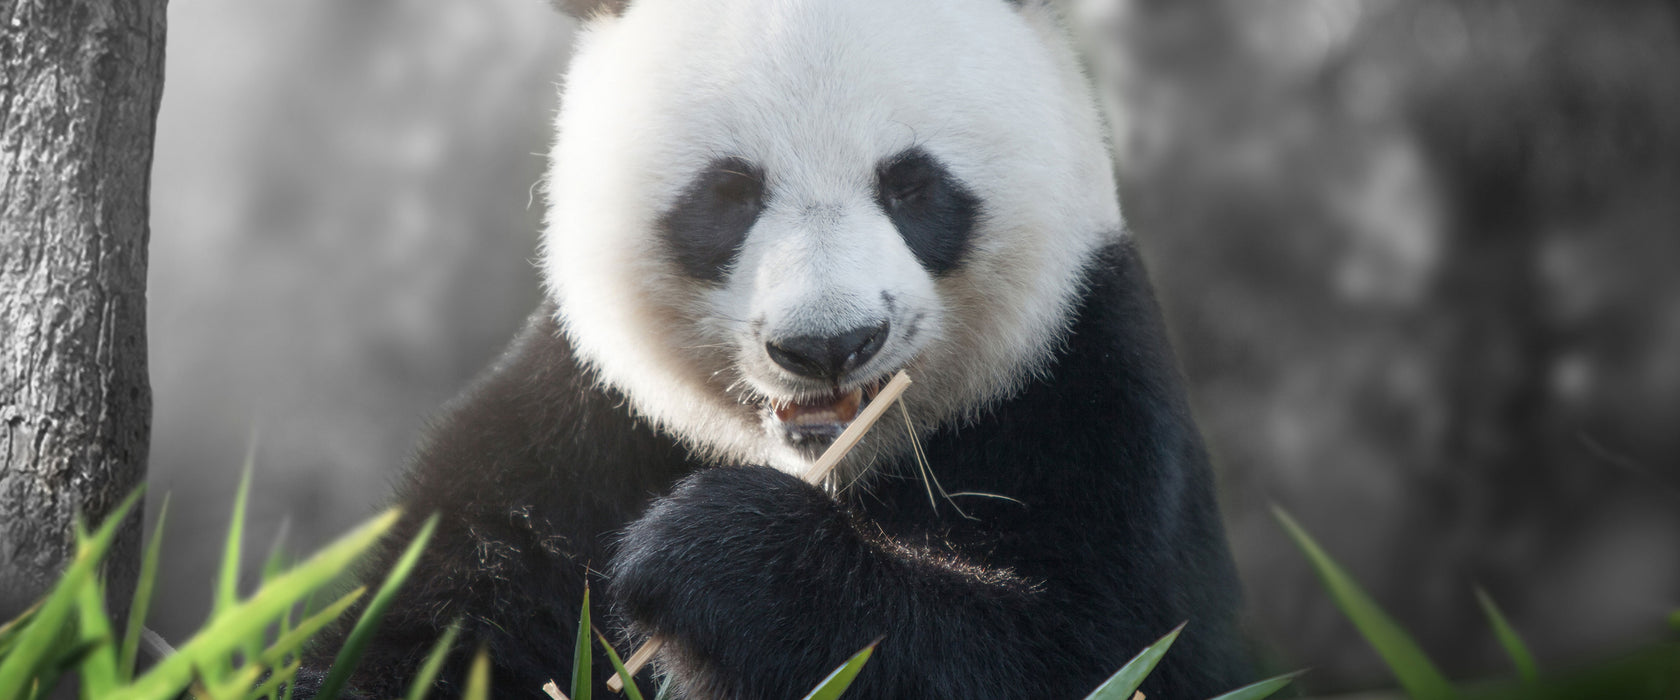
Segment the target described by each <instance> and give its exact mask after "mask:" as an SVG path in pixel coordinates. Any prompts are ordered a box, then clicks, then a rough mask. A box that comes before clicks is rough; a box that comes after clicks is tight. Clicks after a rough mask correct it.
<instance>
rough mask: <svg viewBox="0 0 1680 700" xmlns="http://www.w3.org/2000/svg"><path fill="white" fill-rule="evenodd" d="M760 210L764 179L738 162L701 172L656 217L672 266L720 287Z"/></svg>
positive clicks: (725, 161)
mask: <svg viewBox="0 0 1680 700" xmlns="http://www.w3.org/2000/svg"><path fill="white" fill-rule="evenodd" d="M763 211H764V174H763V173H762V172H761V171H760V170H759V169H758V167H757V166H755V165H753V164H752V163H748V162H746V161H744V160H741V159H740V158H724V159H720V160H718V161H717V162H715V163H712V164H711V165H710V166H709V167H707V168H706V170H704V171H702V172H701V173H700V174H699V175H698V176H697V177H695V178H694V182H693V183H691V184H690V185H689V186H688V189H686V190H684V191H683V194H682V196H680V197H678V198H677V202H676V203H675V204H673V205H672V206H671V208H670V209H669V210H668V211H666V212H665V214H664V215H663V216H661V217H660V218H659V233H660V235H661V236H662V237H663V238H664V239H665V249H666V250H668V251H670V255H671V259H672V262H674V263H676V265H677V267H678V268H679V269H681V270H682V271H683V273H684V274H687V275H688V276H690V277H693V278H695V279H700V280H705V281H708V282H722V281H723V278H724V277H725V276H727V274H728V271H729V266H730V264H731V263H733V262H734V261H735V255H736V253H738V252H740V249H741V243H742V242H743V241H745V240H746V238H747V231H749V230H751V229H752V226H753V222H755V221H758V215H759V214H760V213H761V212H763Z"/></svg>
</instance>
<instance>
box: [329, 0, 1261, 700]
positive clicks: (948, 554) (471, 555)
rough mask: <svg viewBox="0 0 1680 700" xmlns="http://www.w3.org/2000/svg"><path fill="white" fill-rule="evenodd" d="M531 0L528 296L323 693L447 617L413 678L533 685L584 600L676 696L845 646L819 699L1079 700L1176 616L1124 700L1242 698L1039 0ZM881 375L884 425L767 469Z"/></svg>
mask: <svg viewBox="0 0 1680 700" xmlns="http://www.w3.org/2000/svg"><path fill="white" fill-rule="evenodd" d="M560 4H561V7H562V9H565V10H567V11H569V12H571V13H573V14H574V15H576V16H577V17H579V18H580V20H581V23H582V26H581V31H580V35H579V37H578V39H577V44H576V48H575V55H574V57H573V58H572V60H571V64H570V68H569V70H568V72H567V73H566V75H565V79H564V84H563V99H562V102H561V108H560V112H559V115H558V118H557V122H556V132H557V136H556V140H555V143H554V147H553V152H552V165H551V169H550V171H549V173H548V175H547V180H546V192H547V198H548V203H549V209H548V216H547V220H546V231H545V234H544V240H543V242H542V245H541V267H542V270H543V273H544V277H545V282H546V287H545V289H546V295H545V296H546V302H545V303H543V304H542V306H541V307H540V308H538V309H537V310H536V312H535V313H534V314H533V315H532V316H531V317H530V320H529V321H528V323H527V325H526V326H525V328H524V330H523V331H522V332H521V333H520V334H519V335H518V337H517V338H516V339H514V341H513V342H512V345H511V347H510V348H509V349H508V350H507V351H506V352H505V354H503V355H502V356H501V358H500V359H499V360H497V361H496V362H495V364H494V365H493V366H492V367H490V368H489V369H488V370H487V371H486V372H485V373H484V374H483V376H481V377H480V378H479V379H478V380H477V381H476V382H475V383H474V384H473V385H472V386H471V388H470V389H468V390H467V391H466V392H465V394H464V395H462V396H461V397H459V398H458V399H456V400H455V401H454V402H453V403H452V404H450V405H449V406H448V407H447V408H446V410H445V411H444V413H443V415H442V417H441V418H439V419H438V420H436V421H435V424H434V425H433V426H432V428H431V429H430V431H429V433H428V434H427V435H426V437H425V439H424V443H423V444H422V446H421V447H420V448H419V450H418V454H417V457H416V458H415V460H414V462H413V464H412V465H411V468H410V470H409V472H408V473H407V476H406V478H405V480H404V481H403V483H402V485H401V487H400V488H399V490H398V492H397V494H396V496H395V500H396V501H397V502H398V503H400V504H402V505H403V506H405V508H406V512H407V513H408V516H407V519H406V520H405V521H404V524H403V525H402V526H400V529H401V530H402V532H401V534H400V536H398V537H395V538H393V544H392V545H391V549H390V550H389V551H387V552H386V553H385V554H384V555H383V558H382V559H380V560H379V561H377V562H375V564H374V565H373V566H372V567H370V569H369V575H370V576H377V575H379V574H382V573H383V571H384V570H385V569H387V568H388V567H389V565H390V562H391V558H392V557H394V556H395V554H396V552H397V551H398V549H400V546H401V545H402V544H403V541H404V540H406V539H407V536H408V535H411V534H412V533H413V532H414V530H415V529H416V528H417V526H418V523H419V522H420V521H421V519H423V518H424V517H425V516H426V515H428V514H430V513H438V514H440V518H441V520H440V524H439V526H438V529H437V533H436V537H435V539H434V541H433V543H432V545H431V546H430V548H429V549H428V550H427V551H426V554H425V556H424V559H423V560H422V563H421V565H420V566H419V568H418V569H417V571H416V573H415V575H414V576H413V578H412V579H411V580H410V581H409V582H408V583H407V585H406V587H405V588H404V590H403V594H402V596H401V598H400V599H399V601H398V602H397V603H396V605H395V606H394V607H393V609H392V611H391V612H390V613H389V615H388V616H387V618H386V619H385V621H384V623H383V625H382V626H381V627H380V628H379V631H378V633H377V637H376V638H375V639H374V641H373V643H372V645H371V648H370V651H369V652H368V655H367V656H366V657H365V659H364V661H363V663H362V666H361V668H360V670H359V671H358V672H357V674H356V676H355V678H354V680H353V685H354V686H355V687H356V689H357V692H359V693H363V694H365V695H367V696H369V697H390V696H395V695H399V694H401V692H402V690H403V688H404V687H405V684H406V682H407V679H408V677H409V676H410V675H411V674H413V673H414V670H415V668H416V666H417V665H418V664H419V662H420V661H421V658H422V657H423V655H424V654H425V652H426V651H427V650H428V649H429V648H430V646H431V645H432V643H433V641H434V640H435V639H436V638H437V636H438V634H439V632H440V630H441V629H442V628H443V627H445V626H447V625H448V624H449V623H451V622H452V621H455V620H460V621H461V622H462V624H463V629H462V638H461V641H460V642H458V644H457V649H458V650H459V652H458V654H457V657H456V660H455V661H454V662H452V664H451V666H450V668H449V670H448V671H447V672H446V673H445V674H444V676H443V678H442V680H441V681H440V682H439V689H440V690H441V691H442V692H443V693H444V694H449V693H454V692H459V688H460V683H461V673H462V667H463V661H462V660H463V659H465V658H466V657H467V656H469V655H470V654H471V653H472V651H473V650H475V649H477V648H484V649H486V650H487V651H488V652H489V656H490V658H491V659H492V660H493V664H494V671H493V687H494V688H495V694H496V696H497V697H531V698H541V697H546V696H545V695H544V694H543V692H542V690H541V688H542V686H543V685H544V683H546V682H548V681H550V680H555V681H557V682H559V683H560V684H561V685H562V686H564V685H565V683H566V682H567V679H568V678H570V673H571V671H570V659H571V658H572V656H571V654H572V649H573V643H574V639H575V636H576V634H577V622H578V612H579V609H580V605H581V603H582V600H583V596H584V592H585V589H586V587H587V588H588V589H589V590H590V591H592V600H593V606H594V610H595V616H596V619H597V620H598V621H602V622H603V627H605V628H608V634H609V635H611V636H613V638H614V639H615V641H617V642H618V644H620V645H621V646H620V648H621V649H628V648H629V647H630V646H632V645H634V644H636V643H638V642H639V641H640V640H643V639H646V638H647V637H648V636H650V635H657V636H658V637H659V638H660V639H662V640H663V641H664V645H663V647H662V648H661V652H660V655H659V657H658V658H657V661H656V663H655V665H654V667H655V668H656V669H657V671H656V673H658V674H660V675H662V676H664V677H666V678H668V679H669V681H670V682H671V684H672V688H673V691H674V694H675V696H676V697H685V698H795V697H801V696H802V695H804V693H805V692H807V691H808V690H810V689H811V688H812V687H813V686H814V685H815V684H817V683H818V682H819V681H820V680H821V679H822V678H823V677H824V676H825V675H826V674H827V673H828V672H829V671H831V670H832V669H834V668H835V667H836V666H837V665H839V664H840V663H842V662H843V661H845V660H846V659H847V658H848V657H849V656H851V655H852V654H853V653H854V652H857V651H858V650H859V649H861V648H863V647H864V646H866V645H868V644H870V643H871V642H872V641H873V640H877V639H879V640H881V642H880V645H879V647H878V649H877V651H876V652H875V654H874V657H873V659H872V660H871V661H870V662H869V663H868V665H867V666H866V667H865V668H864V670H863V672H862V674H861V675H860V676H859V677H858V679H857V681H856V684H855V685H854V686H853V690H851V691H849V693H850V695H849V696H850V697H857V698H1036V697H1042V698H1075V697H1083V696H1084V695H1085V694H1086V693H1088V692H1090V691H1091V690H1092V689H1094V688H1095V687H1096V686H1097V685H1099V684H1100V683H1101V681H1102V680H1103V679H1104V678H1106V677H1107V676H1108V675H1109V674H1111V673H1113V672H1114V671H1115V670H1117V669H1118V668H1119V667H1120V666H1121V665H1123V664H1124V662H1125V661H1126V660H1127V659H1128V658H1130V657H1131V656H1132V655H1134V654H1136V653H1137V652H1138V651H1140V650H1141V649H1142V648H1143V647H1145V646H1146V645H1148V644H1149V643H1150V642H1152V641H1153V640H1155V639H1157V638H1159V637H1161V636H1162V635H1163V634H1165V633H1167V632H1168V631H1170V630H1172V629H1173V628H1174V627H1175V626H1177V625H1178V624H1179V623H1181V622H1185V621H1188V623H1189V625H1188V627H1187V628H1186V629H1185V631H1184V632H1183V634H1182V636H1181V637H1180V638H1179V640H1178V642H1177V643H1176V645H1175V646H1174V647H1173V648H1172V650H1171V652H1170V653H1169V654H1167V656H1166V658H1165V660H1164V661H1162V662H1161V664H1160V666H1159V667H1158V668H1157V670H1156V671H1155V672H1154V674H1153V675H1151V676H1150V677H1149V679H1148V681H1147V682H1146V683H1145V684H1144V687H1143V690H1144V692H1145V693H1146V694H1147V696H1148V697H1150V698H1162V699H1167V698H1203V697H1208V696H1211V695H1215V694H1217V693H1220V692H1223V691H1227V690H1230V689H1232V688H1234V687H1236V686H1238V685H1240V684H1241V683H1242V682H1244V681H1246V680H1248V679H1249V671H1250V669H1249V667H1248V663H1247V660H1246V654H1245V651H1244V645H1243V644H1242V642H1241V641H1240V634H1239V631H1238V625H1237V613H1238V597H1239V596H1238V583H1237V579H1236V576H1235V573H1234V567H1233V564H1232V560H1231V557H1230V554H1229V552H1228V549H1227V545H1226V542H1225V537H1224V534H1223V530H1222V526H1221V523H1220V518H1219V511H1218V507H1217V504H1216V500H1215V495H1214V489H1213V478H1212V474H1211V470H1210V467H1209V463H1208V457H1207V453H1206V451H1205V449H1204V446H1203V444H1202V441H1201V439H1200V437H1199V435H1198V432H1197V429H1196V426H1195V424H1194V423H1193V421H1192V418H1191V414H1190V410H1189V408H1188V406H1187V400H1186V395H1185V389H1184V382H1183V380H1182V379H1181V377H1180V375H1179V373H1178V370H1177V368H1176V365H1175V362H1174V359H1173V355H1172V353H1171V350H1170V348H1169V346H1168V343H1167V340H1166V334H1165V331H1164V330H1163V327H1162V322H1161V318H1160V313H1159V311H1158V309H1157V306H1156V303H1155V301H1154V299H1153V297H1152V294H1151V291H1150V287H1149V284H1148V281H1147V279H1146V277H1145V272H1144V269H1143V266H1142V264H1141V262H1140V257H1139V253H1138V249H1137V246H1136V244H1135V242H1134V241H1133V238H1132V235H1131V234H1130V233H1129V231H1128V230H1127V228H1126V226H1125V221H1124V220H1123V218H1122V216H1121V211H1120V207H1119V204H1118V200H1117V196H1116V188H1115V178H1114V175H1113V163H1112V161H1111V158H1110V154H1109V150H1108V148H1107V146H1106V141H1105V137H1104V134H1105V127H1104V122H1103V119H1102V117H1101V115H1100V114H1099V112H1098V109H1097V107H1096V101H1095V100H1094V98H1093V94H1092V90H1091V87H1090V85H1089V83H1088V81H1087V80H1086V78H1085V77H1084V75H1083V73H1082V70H1081V65H1080V63H1079V60H1078V58H1077V56H1076V55H1075V53H1074V51H1073V50H1072V49H1071V48H1070V42H1069V40H1068V38H1067V37H1066V36H1065V33H1064V29H1063V27H1062V25H1061V24H1060V22H1059V19H1058V17H1057V15H1056V13H1055V11H1054V9H1053V8H1052V7H1051V6H1050V5H1049V4H1048V3H1047V2H1046V1H1045V0H1014V1H1011V0H628V1H625V0H619V1H618V2H610V1H609V2H591V1H588V0H567V1H566V2H564V3H560ZM900 370H904V371H907V372H908V373H909V374H910V375H911V376H912V377H913V379H914V381H915V384H914V385H913V387H912V388H911V390H910V391H909V392H908V393H906V394H905V395H904V397H903V399H902V402H901V406H902V410H900V409H899V408H896V407H895V408H894V409H893V412H892V413H889V414H888V416H887V420H885V421H883V422H882V423H881V424H879V425H877V426H876V427H875V429H874V430H873V431H872V432H870V433H869V434H868V435H867V436H866V437H865V439H864V440H863V442H862V443H861V444H860V445H859V446H858V447H857V449H856V450H855V451H853V452H852V453H851V454H850V455H849V456H848V457H847V459H846V461H845V462H844V463H843V464H842V467H841V469H840V470H838V471H837V472H836V473H835V474H834V475H833V476H832V477H830V479H829V481H828V482H826V483H824V484H821V485H810V484H807V483H805V482H803V481H801V480H800V479H799V478H796V477H795V476H794V474H798V473H800V472H801V471H803V470H804V469H805V468H806V467H807V466H809V465H810V464H811V463H812V462H813V460H814V459H816V457H817V456H818V455H819V454H820V453H821V452H822V451H823V450H824V449H825V448H826V447H827V446H828V445H829V444H830V443H831V442H832V441H833V440H834V438H835V436H836V435H837V434H838V433H839V432H840V431H841V430H842V429H843V428H844V427H845V426H846V425H847V424H848V422H849V421H851V420H852V419H853V417H854V416H855V415H856V413H857V411H858V410H859V407H860V406H861V405H864V404H867V402H868V401H870V400H871V398H872V397H873V395H874V392H875V391H876V389H877V388H878V387H879V386H880V385H881V383H882V382H883V381H884V380H885V379H886V378H887V377H889V376H891V375H892V374H894V373H895V372H897V371H900ZM332 646H333V645H332V644H327V645H325V646H324V647H323V648H325V649H331V648H332ZM596 654H597V663H596V668H595V671H594V676H595V678H596V679H597V682H599V681H600V680H602V679H604V678H606V677H607V676H608V675H609V673H610V671H609V670H608V669H609V667H608V666H607V665H606V664H605V663H604V658H603V657H601V655H600V652H599V651H597V652H596ZM323 660H324V659H323ZM316 668H317V669H318V668H319V663H316ZM305 675H306V676H307V675H308V674H305ZM643 680H644V682H646V681H647V680H648V678H646V677H644V679H643ZM303 690H304V691H305V694H307V691H308V688H307V687H305V688H303Z"/></svg>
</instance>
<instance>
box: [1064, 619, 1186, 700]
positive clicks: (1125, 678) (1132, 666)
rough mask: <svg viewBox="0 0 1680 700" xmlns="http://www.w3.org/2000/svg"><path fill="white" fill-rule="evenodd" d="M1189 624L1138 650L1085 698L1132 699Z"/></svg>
mask: <svg viewBox="0 0 1680 700" xmlns="http://www.w3.org/2000/svg"><path fill="white" fill-rule="evenodd" d="M1187 624H1190V623H1188V622H1181V623H1179V624H1178V626H1177V627H1174V628H1173V630H1172V631H1171V632H1168V633H1167V636H1165V637H1162V638H1160V639H1157V640H1155V643H1154V644H1151V645H1149V646H1148V647H1146V648H1144V650H1143V651H1140V652H1138V655H1137V656H1134V657H1132V660H1131V661H1127V662H1126V665H1125V666H1121V667H1120V670H1119V671H1115V672H1114V675H1112V676H1109V677H1108V680H1106V681H1103V684H1102V685H1099V686H1097V689H1096V690H1093V691H1091V694H1090V695H1087V696H1085V700H1131V698H1132V694H1133V693H1136V692H1137V689H1138V686H1140V685H1143V679H1145V678H1148V677H1149V673H1150V672H1151V671H1154V670H1155V664H1158V663H1161V657H1163V656H1166V655H1167V649H1168V648H1170V647H1172V645H1173V642H1174V641H1177V640H1178V633H1180V632H1183V631H1184V626H1185V625H1187Z"/></svg>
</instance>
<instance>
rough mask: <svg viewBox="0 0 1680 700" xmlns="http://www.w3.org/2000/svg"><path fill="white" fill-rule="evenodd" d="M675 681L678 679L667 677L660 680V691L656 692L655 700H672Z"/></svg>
mask: <svg viewBox="0 0 1680 700" xmlns="http://www.w3.org/2000/svg"><path fill="white" fill-rule="evenodd" d="M674 680H676V679H675V678H673V677H672V676H666V677H665V678H664V679H662V680H660V681H659V690H656V691H654V693H653V700H671V683H672V681H674Z"/></svg>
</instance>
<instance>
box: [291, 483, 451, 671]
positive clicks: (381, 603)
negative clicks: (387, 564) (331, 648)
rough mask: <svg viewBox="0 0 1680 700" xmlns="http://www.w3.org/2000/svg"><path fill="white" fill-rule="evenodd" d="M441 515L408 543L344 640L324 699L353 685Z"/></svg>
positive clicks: (433, 518)
mask: <svg viewBox="0 0 1680 700" xmlns="http://www.w3.org/2000/svg"><path fill="white" fill-rule="evenodd" d="M437 522H438V516H437V515H435V514H434V515H432V516H431V517H429V518H426V522H425V524H423V525H421V526H420V532H418V533H416V534H415V535H414V541H412V542H409V543H408V549H405V550H403V553H402V556H401V557H399V558H397V563H396V566H393V567H391V573H390V574H387V575H386V576H385V582H384V583H383V584H381V585H380V586H379V592H378V593H375V594H374V596H373V601H372V602H370V603H368V606H367V609H366V610H364V611H362V616H361V618H359V619H357V620H356V626H355V627H353V628H351V629H350V634H349V636H347V637H345V638H344V646H343V647H342V648H340V649H339V650H338V656H336V657H333V665H332V670H331V671H328V672H327V679H326V680H325V681H322V682H321V692H320V693H319V696H320V697H323V698H336V697H338V695H339V692H340V691H342V690H343V689H344V685H345V684H346V683H348V682H350V674H352V673H354V672H355V671H356V664H358V663H359V662H361V660H362V652H363V651H364V650H365V649H367V645H368V642H370V641H372V640H373V633H374V632H376V631H378V629H379V621H380V620H382V619H384V617H385V611H386V610H387V609H388V608H390V607H391V601H393V600H395V599H396V597H397V590H398V589H400V588H402V584H403V582H404V581H406V580H408V575H409V574H411V573H413V572H414V565H415V564H417V563H419V561H420V553H421V552H423V551H425V549H426V543H427V542H430V541H431V540H432V532H433V531H434V530H436V529H437Z"/></svg>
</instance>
